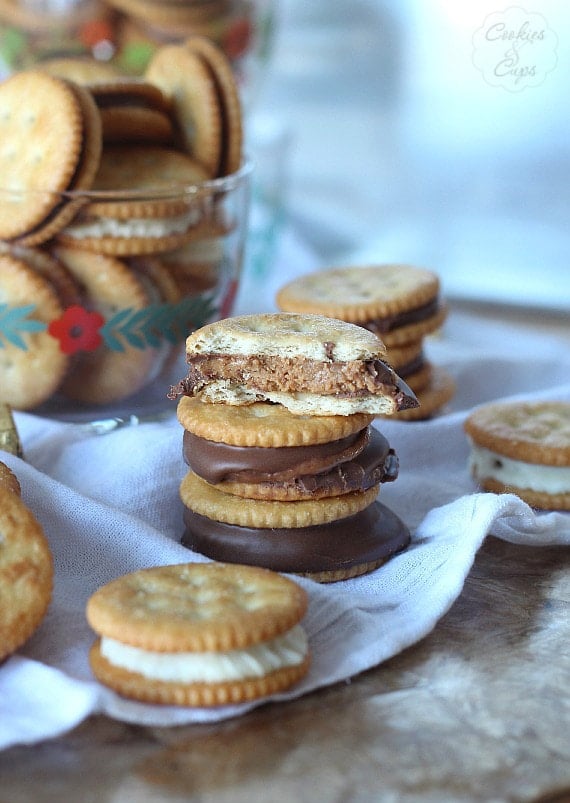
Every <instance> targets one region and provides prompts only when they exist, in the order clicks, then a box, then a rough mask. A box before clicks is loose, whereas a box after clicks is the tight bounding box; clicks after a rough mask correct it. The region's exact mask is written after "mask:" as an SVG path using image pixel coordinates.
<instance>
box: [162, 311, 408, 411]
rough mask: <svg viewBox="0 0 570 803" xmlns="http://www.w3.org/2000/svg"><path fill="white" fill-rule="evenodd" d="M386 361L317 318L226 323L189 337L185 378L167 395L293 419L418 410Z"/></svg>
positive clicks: (374, 345)
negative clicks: (261, 408)
mask: <svg viewBox="0 0 570 803" xmlns="http://www.w3.org/2000/svg"><path fill="white" fill-rule="evenodd" d="M386 356H387V355H386V349H385V347H384V344H383V343H382V341H381V340H380V339H379V338H378V337H377V336H376V335H374V334H373V333H372V332H369V331H367V330H366V329H363V328H362V327H359V326H355V325H354V324H350V323H346V322H344V321H340V320H334V319H331V318H326V317H324V316H322V315H302V314H296V313H282V314H278V313H275V314H271V313H268V314H262V315H245V316H241V317H234V318H226V319H224V320H222V321H218V322H216V323H212V324H208V325H207V326H204V327H202V328H201V329H199V330H197V331H196V332H194V333H193V334H191V335H190V336H189V337H188V338H187V340H186V361H187V363H188V366H189V369H188V376H187V377H186V378H184V379H183V380H181V382H180V383H179V384H178V385H177V386H175V387H173V388H171V391H170V394H169V395H170V398H176V397H177V396H179V395H187V396H195V395H198V394H199V395H200V398H201V399H202V400H204V401H207V402H211V403H224V404H235V405H244V404H252V403H254V402H257V401H269V402H273V403H278V404H281V405H283V406H284V407H286V408H287V409H288V410H290V411H291V412H293V413H295V414H297V415H352V414H354V413H369V414H372V415H378V414H390V413H394V412H396V411H398V410H402V409H406V408H409V407H414V406H416V405H417V401H416V398H415V396H414V394H413V392H412V391H411V390H410V388H408V387H407V385H406V384H405V383H404V382H403V381H402V380H401V379H400V378H399V377H398V376H397V375H396V374H395V372H394V371H393V369H392V368H391V367H390V366H389V365H388V364H387V362H386Z"/></svg>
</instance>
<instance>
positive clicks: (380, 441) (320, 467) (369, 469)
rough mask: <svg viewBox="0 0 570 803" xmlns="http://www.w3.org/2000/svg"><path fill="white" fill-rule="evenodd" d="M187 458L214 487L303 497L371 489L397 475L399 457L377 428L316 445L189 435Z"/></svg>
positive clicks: (185, 443)
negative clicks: (246, 486) (271, 489)
mask: <svg viewBox="0 0 570 803" xmlns="http://www.w3.org/2000/svg"><path fill="white" fill-rule="evenodd" d="M183 457H184V460H185V462H186V463H187V464H188V466H190V468H191V469H192V470H193V471H194V472H195V473H196V474H198V475H199V476H200V477H202V478H203V479H205V480H206V481H207V482H210V483H214V484H217V483H221V482H224V481H227V482H242V483H258V484H263V485H268V484H269V485H273V486H280V487H283V486H285V487H291V486H294V487H296V488H297V489H298V490H299V492H300V493H301V494H305V495H310V494H311V493H317V492H319V495H321V492H322V490H323V489H326V490H328V492H329V495H330V494H333V495H334V494H338V493H343V492H346V491H355V490H362V491H364V490H367V489H368V488H371V487H372V486H373V485H377V484H378V483H379V482H392V481H393V480H395V479H396V478H397V476H398V469H399V464H398V458H397V456H396V454H395V452H394V450H393V449H391V448H390V445H389V443H388V441H387V440H386V438H385V437H384V436H383V435H381V434H380V432H378V431H377V430H376V429H373V428H371V427H366V428H365V429H363V430H361V431H360V432H357V433H355V434H353V435H349V436H348V437H346V438H341V439H339V440H337V441H331V442H329V443H321V444H315V445H313V446H286V447H281V448H273V447H267V448H265V447H256V446H253V447H252V446H232V445H230V444H227V443H220V442H218V441H209V440H206V439H205V438H199V437H198V436H196V435H194V434H192V433H191V432H188V431H185V432H184V436H183Z"/></svg>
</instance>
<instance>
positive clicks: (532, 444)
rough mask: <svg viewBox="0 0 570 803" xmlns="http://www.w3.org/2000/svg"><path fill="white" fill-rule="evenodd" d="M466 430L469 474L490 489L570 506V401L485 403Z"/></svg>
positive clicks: (540, 504) (546, 505)
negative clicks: (469, 449)
mask: <svg viewBox="0 0 570 803" xmlns="http://www.w3.org/2000/svg"><path fill="white" fill-rule="evenodd" d="M465 432H466V434H467V436H468V438H469V441H470V444H471V454H470V457H469V468H470V471H471V474H472V475H473V477H474V479H475V480H476V482H477V483H478V484H479V485H480V486H481V487H482V488H484V489H485V490H486V491H492V492H494V493H514V494H516V495H517V496H520V497H521V499H523V500H524V501H525V502H527V503H528V504H529V505H531V506H532V507H536V508H541V509H544V510H570V403H568V402H563V401H541V402H511V403H508V402H503V403H499V402H496V403H493V404H486V405H483V406H481V407H478V408H477V409H476V410H474V411H473V412H472V413H471V414H470V415H469V416H468V418H467V419H466V421H465Z"/></svg>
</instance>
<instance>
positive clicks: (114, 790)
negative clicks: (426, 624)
mask: <svg viewBox="0 0 570 803" xmlns="http://www.w3.org/2000/svg"><path fill="white" fill-rule="evenodd" d="M569 562H570V561H569V553H568V550H567V549H562V548H540V549H538V548H537V549H533V548H528V547H519V546H513V545H510V544H507V543H504V542H501V541H498V540H496V539H494V538H489V539H487V541H486V542H485V544H484V546H483V548H482V549H481V551H480V552H479V554H478V556H477V559H476V563H475V565H474V567H473V569H472V571H471V573H470V575H469V577H468V579H467V582H466V585H465V588H464V591H463V593H462V595H461V596H460V598H459V599H458V600H457V601H456V603H455V604H454V606H453V607H452V608H451V610H450V611H449V612H448V614H447V615H446V616H445V617H444V618H443V619H442V620H441V621H440V622H439V624H438V625H437V627H436V628H435V630H434V631H433V632H432V633H431V634H430V635H429V636H428V637H427V638H426V639H424V640H423V641H422V642H420V643H419V644H417V645H415V646H414V647H412V648H410V649H408V650H406V651H405V652H404V653H402V654H400V655H398V656H396V657H395V658H393V659H392V660H390V661H388V662H387V663H385V664H383V665H382V666H380V667H376V668H375V669H372V670H370V671H368V672H366V673H364V674H363V675H361V676H359V677H357V678H355V679H353V680H352V682H350V683H343V684H339V685H337V686H334V687H331V688H328V689H325V690H323V691H320V692H317V693H314V694H311V695H308V696H306V697H303V698H301V699H299V700H297V701H294V702H290V703H287V704H283V705H281V704H279V705H274V704H270V705H266V706H263V707H261V708H258V709H256V710H254V711H253V712H251V713H249V714H248V715H246V716H244V717H241V718H239V719H235V720H231V721H229V722H225V723H222V724H217V725H207V726H202V725H200V726H191V727H184V728H176V729H157V728H153V729H145V728H141V727H133V726H128V725H123V724H121V723H117V722H113V721H111V720H108V719H104V718H94V719H91V720H89V721H87V722H85V723H84V724H83V725H81V726H80V727H79V728H77V729H76V730H75V731H73V732H71V733H69V734H67V735H66V736H63V737H62V738H59V739H56V740H53V741H50V742H45V743H43V744H41V745H37V746H34V747H18V748H13V749H10V750H6V751H4V752H3V753H0V803H30V801H34V803H44V802H46V801H56V800H57V801H62V802H63V801H75V800H78V801H79V800H81V801H82V803H91V802H93V803H95V801H97V803H100V802H101V801H137V803H138V801H182V800H185V801H186V800H187V801H201V803H206V801H224V803H225V801H228V802H229V801H231V802H232V803H241V801H244V802H245V801H266V800H267V801H271V803H279V802H280V801H316V800H318V801H335V803H336V802H337V801H338V802H339V803H340V802H341V801H358V802H360V801H362V803H368V801H390V802H392V801H398V802H399V801H434V803H435V801H437V803H443V802H444V801H485V803H490V802H491V801H492V802H493V803H495V801H508V802H509V803H511V802H512V801H538V800H540V801H546V800H549V801H550V800H557V801H562V800H564V801H568V800H570V711H569V706H570V698H569V685H570V571H569V568H570V567H569ZM564 789H566V790H567V791H566V792H562V790H564Z"/></svg>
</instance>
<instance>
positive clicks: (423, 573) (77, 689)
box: [0, 312, 570, 748]
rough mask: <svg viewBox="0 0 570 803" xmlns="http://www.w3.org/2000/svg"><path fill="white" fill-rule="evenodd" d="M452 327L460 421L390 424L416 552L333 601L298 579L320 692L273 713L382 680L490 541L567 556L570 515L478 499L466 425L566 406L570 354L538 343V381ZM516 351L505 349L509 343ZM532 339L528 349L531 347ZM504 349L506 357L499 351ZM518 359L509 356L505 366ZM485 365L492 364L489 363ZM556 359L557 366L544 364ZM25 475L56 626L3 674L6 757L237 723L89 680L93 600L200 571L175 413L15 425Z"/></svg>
mask: <svg viewBox="0 0 570 803" xmlns="http://www.w3.org/2000/svg"><path fill="white" fill-rule="evenodd" d="M478 327H479V323H478V322H477V321H475V322H472V321H471V322H470V321H469V320H466V319H465V318H462V317H461V315H460V314H457V315H454V314H453V312H452V315H451V317H450V319H449V322H448V327H447V330H446V333H445V335H444V337H443V338H442V339H441V340H435V341H434V342H433V343H432V344H430V348H431V350H432V351H431V356H432V358H435V361H437V362H438V363H439V364H441V365H443V366H444V367H446V368H447V370H448V371H450V372H451V373H452V374H453V375H454V376H455V377H456V378H457V380H458V382H459V387H458V393H457V396H456V398H455V399H454V401H453V403H452V404H451V405H450V411H449V412H447V413H446V414H443V415H441V416H439V417H438V418H435V419H434V420H432V421H426V422H416V423H405V422H398V421H394V420H383V421H380V422H379V423H378V426H379V428H380V430H381V431H382V432H384V434H385V435H386V436H387V437H388V439H389V440H390V442H391V444H392V446H393V447H394V448H395V449H396V452H397V453H398V456H399V459H400V475H399V477H398V479H397V480H396V482H394V483H390V484H387V485H385V486H384V488H383V489H382V491H381V495H380V498H381V499H382V501H383V502H384V503H385V504H386V505H388V507H390V508H391V509H392V510H393V511H394V512H395V513H397V515H399V516H400V517H401V518H402V519H403V520H404V521H405V522H406V524H407V525H408V526H409V527H410V529H411V531H412V536H413V540H412V545H411V546H410V548H409V549H408V550H406V551H405V552H404V553H402V554H400V555H398V556H397V557H395V558H394V559H393V560H391V561H390V562H388V563H387V564H386V565H385V566H384V567H382V568H381V569H379V570H377V571H375V572H373V573H371V574H369V575H366V576H364V577H361V578H356V579H353V580H349V581H346V582H343V583H337V584H333V585H318V584H316V583H313V582H311V581H308V580H304V579H299V580H298V582H300V583H301V584H302V585H303V586H304V587H305V588H306V589H307V590H308V592H309V598H310V604H309V611H308V614H307V616H306V619H305V622H304V624H305V627H306V630H307V632H308V635H309V640H310V646H311V650H312V656H313V660H312V666H311V669H310V672H309V674H308V676H307V677H306V678H305V679H304V680H303V681H302V682H301V683H300V684H299V685H297V686H296V687H295V688H293V689H292V690H290V691H289V692H287V693H283V694H280V695H277V696H275V697H274V698H272V699H281V700H284V699H291V698H295V697H298V696H300V695H304V694H307V693H308V692H310V691H312V690H314V689H317V688H319V687H323V686H325V685H327V684H332V683H335V682H338V681H341V680H343V679H348V678H350V677H353V676H354V675H356V674H358V673H360V672H362V671H364V670H366V669H368V668H370V667H373V666H375V665H377V664H379V663H380V662H382V661H384V660H386V659H387V658H389V657H391V656H393V655H395V654H396V653H398V652H399V651H400V650H402V649H404V648H405V647H408V646H409V645H411V644H413V643H415V642H417V641H418V640H419V639H421V638H422V637H424V636H425V635H426V634H427V633H429V632H430V630H432V629H433V627H434V626H435V625H436V623H437V621H438V620H439V619H440V618H441V616H442V615H443V614H444V613H445V612H446V611H447V610H448V609H449V607H450V606H451V605H452V604H453V602H454V600H455V599H456V598H457V597H458V595H459V594H460V592H461V589H462V587H463V584H464V581H465V578H466V576H467V574H468V573H469V570H470V568H471V566H472V563H473V560H474V556H475V554H476V552H477V550H478V549H479V547H480V546H481V544H482V542H483V540H484V539H485V538H486V537H487V536H488V535H494V536H496V537H499V538H502V539H505V540H508V541H510V542H512V543H515V544H525V545H529V544H534V545H536V546H543V545H552V544H570V515H568V514H565V513H535V512H533V511H532V510H531V509H530V508H529V507H528V506H527V505H525V504H524V503H523V502H522V501H520V500H519V499H518V498H516V497H514V496H512V495H502V496H497V495H494V494H486V493H479V492H478V491H477V489H476V487H475V486H474V484H473V482H472V480H471V478H470V477H469V474H468V471H467V455H468V445H467V441H466V439H465V436H464V433H463V428H462V425H463V420H464V418H465V415H466V414H467V412H468V411H469V409H471V408H472V406H473V405H475V404H478V403H481V402H483V401H487V400H488V399H490V398H507V397H510V396H513V395H517V396H524V397H526V398H535V397H543V398H544V397H551V398H558V399H567V400H570V382H569V377H570V361H569V358H568V357H567V353H566V349H565V348H563V345H562V344H557V343H556V342H555V341H554V342H553V341H552V340H550V339H547V338H545V341H544V343H542V344H541V343H537V340H536V336H534V338H533V339H532V343H533V346H534V347H535V348H539V350H541V353H542V355H543V359H542V361H541V363H540V368H539V369H538V368H537V369H535V370H532V369H529V361H528V351H527V352H526V353H525V358H524V359H522V358H519V357H518V356H512V355H513V353H514V354H515V355H517V354H519V353H520V350H519V347H520V346H521V343H524V337H523V335H522V334H521V333H516V332H515V337H514V338H511V340H510V346H509V347H508V348H507V346H508V343H507V341H506V340H505V337H506V335H505V333H504V332H502V330H501V328H500V327H499V330H496V331H495V332H494V333H493V331H491V329H490V330H489V332H488V335H487V336H488V338H489V342H492V343H493V344H494V347H495V352H496V356H495V357H492V358H489V357H488V356H487V357H486V358H485V359H483V358H482V352H483V351H484V350H485V349H486V348H487V345H486V343H485V339H484V338H482V337H481V333H480V332H479V331H478ZM503 335H505V337H503V338H502V339H501V337H502V336H503ZM530 339H531V338H529V340H530ZM501 343H502V345H503V349H504V353H503V354H502V353H501V348H500V346H498V345H497V344H501ZM509 350H510V352H511V354H510V356H509V354H508V353H507V352H508V351H509ZM487 354H488V350H487ZM545 355H546V356H545ZM15 420H16V424H17V426H18V429H19V432H20V436H21V439H22V442H23V447H24V456H25V461H24V460H20V459H18V458H16V457H14V456H12V455H9V454H6V453H2V452H0V460H3V461H4V462H6V463H7V464H8V465H9V466H10V467H11V468H12V469H13V470H14V471H15V473H16V474H17V476H18V477H19V479H20V483H21V485H22V488H23V497H24V500H25V501H26V503H27V504H28V505H29V507H30V508H31V509H32V510H33V511H34V513H35V515H36V516H37V518H38V519H39V521H40V522H41V523H42V525H43V527H44V529H45V532H46V534H47V537H48V539H49V542H50V545H51V549H52V552H53V555H54V561H55V589H54V595H53V600H52V604H51V606H50V609H49V612H48V615H47V617H46V619H45V620H44V622H43V623H42V625H41V626H40V628H39V630H38V631H37V632H36V633H35V635H34V636H33V637H32V638H31V639H30V641H29V642H28V643H27V644H26V645H25V646H24V647H23V648H22V649H20V650H19V651H18V654H17V655H14V656H12V657H11V658H9V659H8V660H7V661H6V662H5V663H4V664H3V665H2V666H0V747H1V748H6V747H8V746H10V745H14V744H19V743H24V744H29V743H34V742H38V741H41V740H43V739H46V738H50V737H53V736H56V735H58V734H61V733H63V732H65V731H66V730H69V729H71V728H73V727H74V726H75V725H77V724H78V723H79V722H81V721H82V720H83V719H84V718H85V717H87V716H88V715H89V714H92V713H102V714H106V715H108V716H110V717H114V718H117V719H120V720H124V721H128V722H132V723H140V724H146V725H155V726H164V725H177V724H184V723H191V722H212V721H215V720H220V719H224V718H229V717H235V716H238V715H240V714H242V713H244V712H245V711H247V710H249V709H250V708H251V707H252V705H253V704H248V705H241V706H231V707H223V708H220V709H215V710H207V709H194V710H193V709H184V708H177V707H161V706H153V705H146V704H140V703H136V702H132V701H128V700H125V699H122V698H121V697H119V696H118V695H116V694H115V693H113V692H112V691H110V690H108V689H106V688H104V687H103V686H102V685H100V684H99V683H97V682H96V681H95V680H94V678H93V675H92V674H91V671H90V668H89V664H88V650H89V648H90V645H91V643H92V641H93V638H94V634H93V633H92V632H91V631H90V628H89V626H88V624H87V622H86V619H85V613H84V611H85V605H86V602H87V599H88V597H89V596H90V594H91V593H93V592H94V591H95V589H96V588H98V587H99V586H100V585H101V584H103V583H105V582H107V581H109V580H111V579H113V578H115V577H117V576H118V575H121V574H123V573H125V572H129V571H132V570H135V569H138V568H142V567H148V566H153V565H159V564H168V563H180V562H185V561H188V560H198V561H199V560H204V558H202V557H201V556H200V555H196V554H194V553H192V552H190V551H188V550H187V549H185V548H184V547H182V546H181V545H180V544H179V538H180V536H181V533H182V529H183V524H182V504H181V502H180V500H179V497H178V487H179V483H180V480H181V479H182V477H183V476H184V474H185V471H186V466H185V465H184V463H183V460H182V452H181V447H182V430H181V427H180V425H179V424H178V422H177V421H176V418H175V414H174V404H173V407H172V414H171V415H170V417H168V418H167V419H166V420H162V421H154V422H149V423H139V424H138V425H131V426H117V427H116V428H115V429H111V431H109V432H107V434H104V435H101V434H97V433H96V430H95V429H94V428H93V427H91V426H89V425H83V424H66V423H59V422H56V421H52V420H45V419H42V418H40V417H39V416H36V415H32V414H26V413H16V414H15Z"/></svg>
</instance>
